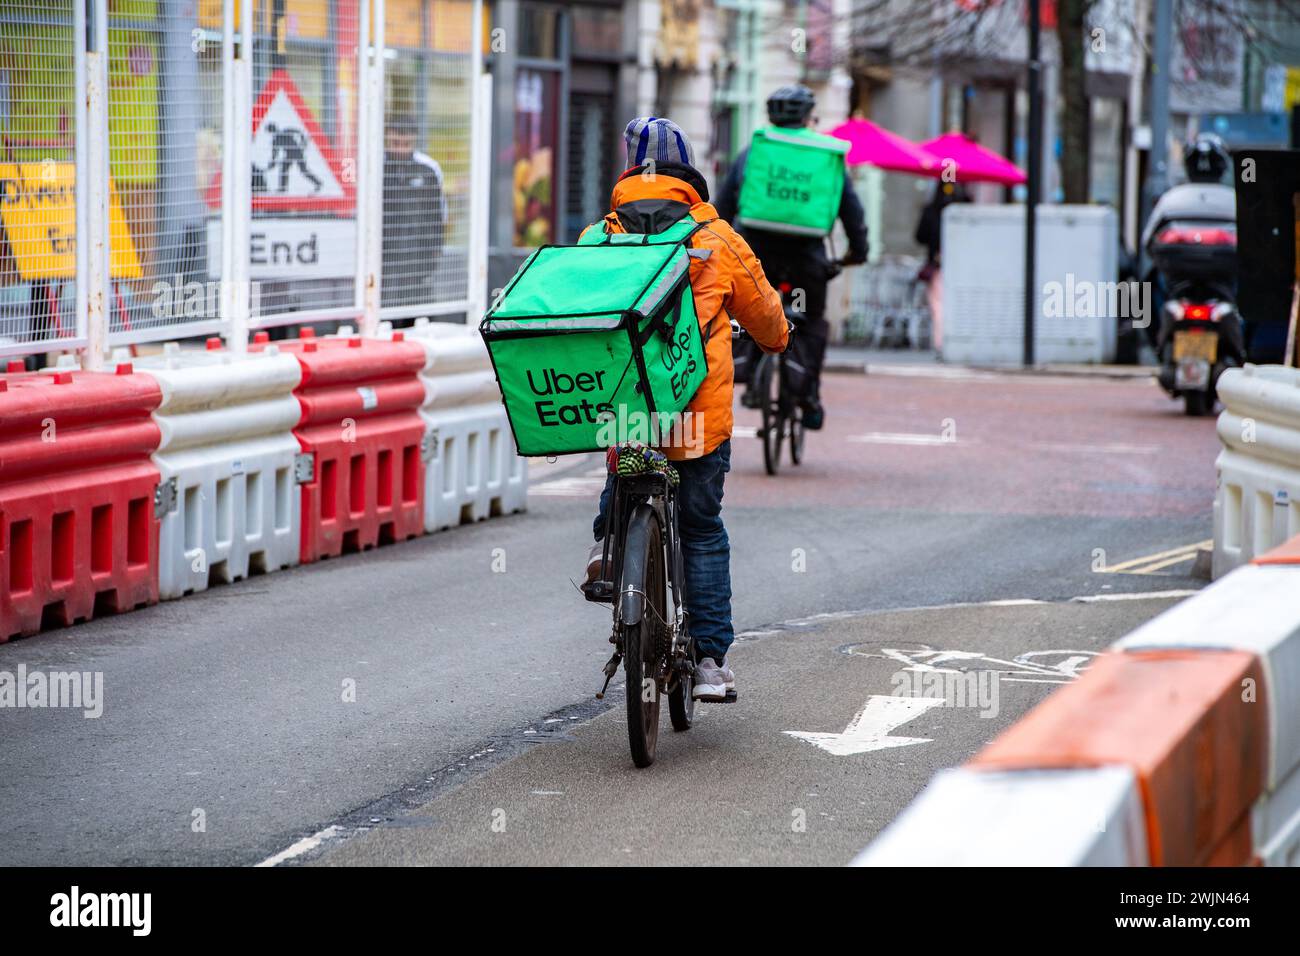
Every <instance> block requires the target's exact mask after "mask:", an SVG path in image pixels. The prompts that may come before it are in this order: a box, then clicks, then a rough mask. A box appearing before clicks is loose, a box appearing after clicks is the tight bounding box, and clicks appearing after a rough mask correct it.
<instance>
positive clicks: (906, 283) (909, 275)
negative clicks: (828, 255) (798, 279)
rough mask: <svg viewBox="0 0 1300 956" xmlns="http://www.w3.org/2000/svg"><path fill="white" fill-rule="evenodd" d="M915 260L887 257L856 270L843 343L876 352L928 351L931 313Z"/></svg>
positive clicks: (914, 257) (851, 276)
mask: <svg viewBox="0 0 1300 956" xmlns="http://www.w3.org/2000/svg"><path fill="white" fill-rule="evenodd" d="M921 265H922V261H921V259H920V258H918V257H916V256H901V255H886V256H881V257H880V259H879V260H878V261H876V262H873V263H870V264H869V265H865V266H862V267H861V268H856V269H854V270H853V271H852V273H851V275H850V278H849V281H850V286H849V314H848V316H847V317H846V319H845V322H844V341H845V342H846V343H849V344H859V343H860V344H865V345H870V346H873V347H875V348H896V347H899V346H903V345H908V346H911V347H913V348H928V347H929V342H930V310H929V306H928V305H927V304H926V295H925V284H924V283H923V282H920V281H919V280H918V279H917V273H918V272H919V271H920V268H921Z"/></svg>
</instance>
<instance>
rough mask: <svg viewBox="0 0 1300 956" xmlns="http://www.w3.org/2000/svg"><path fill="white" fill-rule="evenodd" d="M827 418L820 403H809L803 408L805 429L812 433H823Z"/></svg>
mask: <svg viewBox="0 0 1300 956" xmlns="http://www.w3.org/2000/svg"><path fill="white" fill-rule="evenodd" d="M825 418H826V413H825V411H823V410H822V406H821V403H820V402H809V403H808V404H806V405H804V406H803V427H804V428H806V429H808V430H809V431H810V432H815V431H821V427H822V422H823V420H824V419H825Z"/></svg>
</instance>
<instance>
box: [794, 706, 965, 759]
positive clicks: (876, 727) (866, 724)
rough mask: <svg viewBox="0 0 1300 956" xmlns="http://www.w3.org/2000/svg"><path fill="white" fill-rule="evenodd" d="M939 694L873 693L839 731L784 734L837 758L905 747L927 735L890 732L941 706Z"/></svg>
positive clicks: (797, 731) (928, 739) (927, 739)
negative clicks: (905, 734) (892, 735)
mask: <svg viewBox="0 0 1300 956" xmlns="http://www.w3.org/2000/svg"><path fill="white" fill-rule="evenodd" d="M943 704H944V701H943V698H941V697H893V696H891V695H889V694H872V695H871V696H870V697H868V698H867V703H866V705H865V706H863V708H862V709H861V710H860V711H858V712H857V713H856V714H854V715H853V719H852V720H850V721H849V725H848V726H847V727H845V728H844V732H843V733H841V734H817V733H808V732H805V731H802V730H786V731H783V733H786V734H789V735H790V736H791V737H797V738H798V739H799V740H806V741H808V743H810V744H814V745H816V746H818V747H820V748H821V749H822V750H825V751H826V752H827V753H832V754H834V755H835V756H837V757H847V756H849V755H850V754H864V753H867V752H869V751H872V750H884V749H885V748H886V747H907V746H909V745H911V744H928V743H930V738H928V737H891V736H889V732H890V731H891V730H893V729H894V728H895V727H901V726H902V725H903V724H905V723H907V722H908V721H909V720H914V719H915V718H917V717H919V716H921V714H923V713H925V712H926V711H927V710H929V709H930V708H931V707H942V706H943Z"/></svg>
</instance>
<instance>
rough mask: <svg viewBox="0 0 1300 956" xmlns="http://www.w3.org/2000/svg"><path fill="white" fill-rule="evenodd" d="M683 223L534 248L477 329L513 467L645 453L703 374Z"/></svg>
mask: <svg viewBox="0 0 1300 956" xmlns="http://www.w3.org/2000/svg"><path fill="white" fill-rule="evenodd" d="M705 224H706V223H699V222H696V221H695V220H694V219H692V218H691V217H690V216H689V215H687V216H685V217H684V218H682V219H680V220H678V221H677V222H676V223H674V224H673V225H671V226H669V227H668V228H667V229H665V230H664V231H663V232H660V233H655V234H653V235H640V234H624V233H605V232H603V231H602V230H601V229H598V228H595V227H593V228H590V229H588V230H587V232H586V234H585V235H584V236H583V238H582V239H581V240H580V241H579V242H578V244H577V245H571V246H561V245H548V246H542V247H541V248H540V249H538V250H537V251H536V252H534V253H533V254H532V255H531V256H530V257H529V258H528V259H527V260H526V261H525V262H524V264H523V266H521V267H520V269H519V271H518V272H517V273H515V276H514V278H513V279H511V280H510V284H509V285H508V286H506V288H505V289H504V290H503V291H502V293H501V295H500V297H499V298H498V300H497V301H496V303H495V304H494V305H493V306H492V308H491V309H490V310H489V311H488V313H487V315H486V316H485V317H484V319H483V321H482V323H481V324H480V325H479V331H480V332H481V333H482V335H483V341H484V342H486V343H487V348H488V352H489V353H490V355H491V357H492V365H493V368H494V369H495V370H496V377H497V383H498V384H499V385H500V387H501V397H502V400H503V401H504V403H505V406H506V414H507V415H508V416H509V418H510V427H511V429H512V430H513V431H514V436H515V444H516V446H517V447H518V448H519V454H521V455H566V454H571V453H575V452H588V451H600V450H602V449H603V448H605V447H608V446H609V445H611V444H616V443H618V442H620V441H628V440H635V441H642V442H644V443H645V444H656V441H655V440H654V439H655V438H656V437H657V436H659V435H661V434H664V433H666V432H667V431H668V430H669V427H670V426H671V425H672V417H673V416H674V415H675V414H676V413H678V412H681V411H682V410H683V409H684V408H685V407H686V406H687V405H688V404H689V403H690V400H691V399H692V398H693V397H694V396H695V392H696V390H697V389H698V388H699V387H700V383H701V382H703V381H704V378H705V376H706V375H707V374H708V365H707V363H706V362H705V358H704V342H703V338H702V335H701V332H700V322H699V319H698V317H697V316H696V314H695V298H694V296H693V295H692V293H691V285H690V257H689V255H688V254H687V249H688V248H689V245H690V241H691V237H692V236H693V235H694V234H695V232H696V231H697V230H698V229H700V227H701V226H703V225H705Z"/></svg>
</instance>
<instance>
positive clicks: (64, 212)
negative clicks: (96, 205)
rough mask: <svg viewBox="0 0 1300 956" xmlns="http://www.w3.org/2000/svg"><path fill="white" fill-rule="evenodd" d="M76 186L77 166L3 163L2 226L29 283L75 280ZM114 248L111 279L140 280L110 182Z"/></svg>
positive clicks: (0, 185) (0, 176)
mask: <svg viewBox="0 0 1300 956" xmlns="http://www.w3.org/2000/svg"><path fill="white" fill-rule="evenodd" d="M76 186H77V167H76V166H75V165H74V164H72V163H56V162H53V161H46V162H41V163H0V223H3V225H4V230H5V235H6V236H7V238H8V239H9V248H10V249H11V250H12V252H13V257H14V262H15V263H16V264H17V266H18V273H19V275H21V276H22V277H23V279H24V280H26V281H29V282H30V281H32V280H33V279H71V278H74V277H75V276H76V272H77V198H76ZM109 247H110V263H109V271H110V274H111V275H112V277H113V278H114V279H139V278H140V276H141V275H142V273H141V270H140V260H139V259H137V258H136V254H135V245H134V244H133V243H132V242H131V233H130V231H129V230H128V229H127V228H126V219H125V217H124V216H123V215H122V206H121V204H120V203H119V202H118V199H117V190H116V188H114V186H113V184H112V183H111V182H110V183H109Z"/></svg>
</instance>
